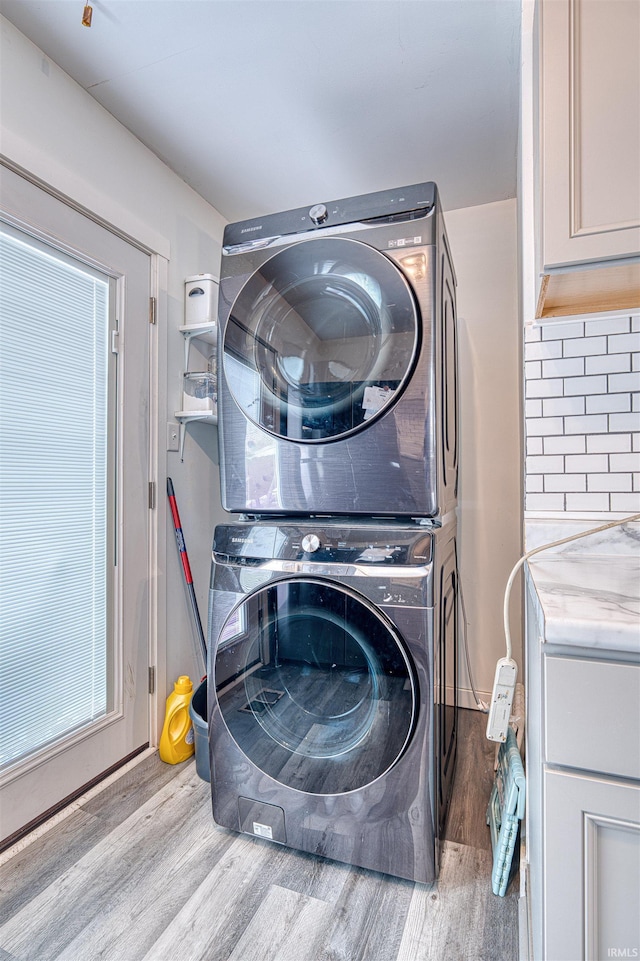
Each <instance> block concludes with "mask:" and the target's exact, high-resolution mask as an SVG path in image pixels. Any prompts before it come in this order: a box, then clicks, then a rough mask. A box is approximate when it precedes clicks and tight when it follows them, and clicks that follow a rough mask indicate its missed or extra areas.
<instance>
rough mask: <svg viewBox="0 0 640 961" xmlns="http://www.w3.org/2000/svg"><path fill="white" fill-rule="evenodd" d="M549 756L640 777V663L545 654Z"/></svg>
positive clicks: (590, 768) (570, 763)
mask: <svg viewBox="0 0 640 961" xmlns="http://www.w3.org/2000/svg"><path fill="white" fill-rule="evenodd" d="M545 686H546V709H545V721H546V724H545V736H546V760H547V762H548V763H550V764H564V765H567V766H569V767H576V768H583V769H584V770H587V771H600V772H602V773H604V774H613V775H617V776H619V777H632V778H638V779H640V709H639V705H640V665H639V664H622V663H614V662H612V661H590V660H587V659H585V658H577V657H553V656H547V657H546V658H545Z"/></svg>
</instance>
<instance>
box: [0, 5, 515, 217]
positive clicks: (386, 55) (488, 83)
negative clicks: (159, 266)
mask: <svg viewBox="0 0 640 961" xmlns="http://www.w3.org/2000/svg"><path fill="white" fill-rule="evenodd" d="M84 2H85V0H0V13H1V14H2V15H4V16H5V17H6V18H7V19H8V20H10V21H11V22H12V23H13V24H14V25H15V26H16V27H17V28H18V29H19V30H21V31H22V33H24V34H26V36H27V37H29V38H30V39H31V40H32V41H33V42H34V43H35V44H36V45H37V46H38V47H40V48H41V49H42V50H43V51H44V53H45V54H46V55H47V56H48V57H49V58H50V59H51V60H53V61H55V62H56V63H57V64H58V65H59V66H61V67H62V68H63V69H64V70H65V71H66V72H67V73H68V74H70V76H72V77H73V78H74V79H75V80H76V81H77V82H78V83H79V84H80V85H81V86H82V87H84V88H85V90H87V91H88V92H89V93H90V94H91V96H92V97H94V98H95V99H96V100H97V101H98V102H99V103H100V104H102V105H103V106H104V107H105V108H106V109H107V110H108V111H109V113H111V114H113V116H114V117H116V118H117V119H118V120H119V121H120V122H121V123H123V124H124V126H125V127H127V128H128V129H129V130H130V131H132V132H133V133H134V134H135V135H136V136H137V137H138V138H139V139H140V140H142V142H143V143H145V144H146V145H147V146H148V147H149V148H150V149H151V150H152V151H153V152H154V153H155V154H157V156H158V157H160V158H161V159H162V160H163V161H164V162H165V163H166V164H167V165H168V166H169V167H171V169H172V170H174V171H175V172H176V173H177V174H178V175H179V176H180V177H181V178H182V179H183V180H185V181H186V182H187V183H188V184H190V186H192V187H193V189H194V190H196V191H197V192H198V193H199V194H201V195H202V196H203V197H204V198H205V199H206V200H208V201H209V203H211V204H212V205H213V206H214V207H216V209H217V210H218V211H219V212H220V213H221V214H222V215H223V217H225V218H226V219H228V220H229V221H234V220H241V219H245V218H247V217H256V216H261V215H262V214H264V213H270V212H274V211H279V210H286V209H289V208H291V207H298V206H307V205H311V204H313V203H317V202H326V201H329V200H335V199H339V198H341V197H349V196H353V195H357V194H361V193H367V192H369V191H373V190H383V189H387V188H393V187H398V186H404V185H407V184H411V183H419V182H421V181H425V180H435V181H436V182H437V184H438V186H439V189H440V193H441V197H442V202H443V206H444V207H445V209H454V208H458V207H469V206H475V205H477V204H485V203H491V202H493V201H497V200H505V199H507V198H511V197H515V195H516V153H517V138H518V100H519V95H518V89H519V64H520V56H519V30H520V0H90V2H91V5H92V7H93V17H92V25H91V27H90V28H87V27H84V26H82V23H81V20H82V12H83V7H84Z"/></svg>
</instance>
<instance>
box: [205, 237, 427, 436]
mask: <svg viewBox="0 0 640 961" xmlns="http://www.w3.org/2000/svg"><path fill="white" fill-rule="evenodd" d="M417 318H418V315H417V311H416V307H415V302H414V297H413V294H412V292H411V288H410V286H409V284H408V282H407V280H406V278H405V276H404V274H403V273H402V271H401V270H400V269H399V268H398V267H397V266H396V265H395V264H394V263H393V262H392V261H391V260H390V259H389V258H388V257H386V256H385V255H384V254H382V253H380V251H378V250H375V249H374V248H373V247H369V246H367V245H366V244H363V243H360V242H359V241H354V240H345V239H341V238H323V239H320V240H307V241H304V242H302V243H297V244H294V245H293V246H291V247H288V248H287V249H286V250H283V251H280V252H279V253H277V254H275V255H274V256H273V257H272V258H271V259H270V260H268V261H267V262H266V263H265V264H263V265H262V267H260V269H259V270H257V271H256V272H255V273H254V274H253V275H252V276H251V277H250V278H249V280H248V281H247V283H246V284H245V285H244V287H243V288H242V290H241V291H240V293H239V295H238V297H237V298H236V300H235V302H234V304H233V307H232V309H231V313H230V316H229V320H228V322H227V326H226V329H225V334H224V347H223V362H224V372H225V377H226V379H227V383H228V385H229V388H230V390H231V393H232V394H233V397H234V399H235V401H236V403H237V404H238V405H239V407H240V408H241V409H242V410H243V411H244V413H245V414H246V415H247V417H249V418H250V419H251V420H252V421H253V422H254V423H255V424H257V425H258V426H259V427H262V428H264V429H265V430H267V431H269V432H270V433H272V434H275V435H277V436H278V437H285V438H289V439H290V440H295V441H305V442H309V443H313V442H322V441H324V440H327V439H330V438H337V437H342V436H344V435H346V434H350V433H352V432H354V431H357V430H360V429H362V428H363V427H365V426H366V425H367V423H368V422H369V421H370V420H371V419H375V418H377V417H378V416H380V415H381V414H382V413H383V412H384V411H385V410H387V409H388V408H389V406H390V405H391V404H392V403H393V401H394V398H396V397H397V396H398V393H399V392H400V391H401V390H402V388H403V385H404V384H405V383H406V382H407V380H408V379H409V377H410V375H411V372H412V369H413V365H414V360H415V357H416V354H417V348H418V331H419V325H418V319H417Z"/></svg>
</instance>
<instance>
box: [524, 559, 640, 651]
mask: <svg viewBox="0 0 640 961" xmlns="http://www.w3.org/2000/svg"><path fill="white" fill-rule="evenodd" d="M527 565H528V569H529V574H530V578H531V582H532V585H533V587H534V588H535V592H536V594H537V597H538V601H539V603H540V608H541V611H542V616H543V618H544V634H545V638H544V639H545V641H546V643H547V644H563V645H572V646H576V647H587V648H596V649H599V650H603V651H606V650H610V651H624V652H628V653H635V654H638V655H639V656H640V554H639V555H631V554H616V555H611V554H606V555H604V554H595V553H593V554H588V553H576V554H569V553H564V554H544V555H536V556H534V557H532V558H530V559H529V560H528V562H527Z"/></svg>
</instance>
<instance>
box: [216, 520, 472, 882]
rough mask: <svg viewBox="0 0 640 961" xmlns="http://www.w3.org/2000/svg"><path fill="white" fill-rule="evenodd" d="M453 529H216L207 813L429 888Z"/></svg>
mask: <svg viewBox="0 0 640 961" xmlns="http://www.w3.org/2000/svg"><path fill="white" fill-rule="evenodd" d="M457 592H458V577H457V563H456V525H455V520H452V521H451V522H448V523H445V524H444V526H443V527H441V528H433V529H425V528H422V527H418V526H416V525H411V524H402V525H401V524H384V523H381V522H380V521H362V522H360V523H354V522H352V523H350V524H349V526H348V527H345V526H342V525H340V524H339V523H335V522H332V523H324V524H320V523H319V522H318V521H316V520H314V519H305V520H302V521H299V522H298V521H290V520H288V521H286V522H283V523H277V522H275V521H273V520H260V521H255V522H251V521H246V522H241V523H236V524H228V525H221V526H219V527H217V528H216V531H215V537H214V544H213V564H212V573H211V588H210V598H209V664H208V678H209V683H208V717H209V746H210V761H211V792H212V804H213V816H214V819H215V821H216V822H217V823H218V824H220V825H222V826H224V827H227V828H230V829H232V830H234V831H240V832H245V833H248V834H252V835H254V836H257V837H261V838H266V839H269V840H270V841H274V842H279V843H281V844H285V845H288V846H290V847H292V848H295V849H297V850H300V851H307V852H311V853H314V854H319V855H322V856H324V857H328V858H331V859H334V860H338V861H342V862H346V863H348V864H353V865H358V866H360V867H363V868H369V869H372V870H375V871H382V872H385V873H388V874H391V875H395V876H397V877H401V878H407V879H410V880H413V881H432V880H433V879H434V878H435V877H436V875H437V870H438V846H439V839H440V838H441V837H442V832H443V826H444V821H445V817H446V811H447V805H448V799H449V794H450V790H451V784H452V778H453V771H454V766H455V755H456V688H457V684H456V680H457V678H456V673H457V666H456V650H457V644H456V635H457V603H456V600H457Z"/></svg>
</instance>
